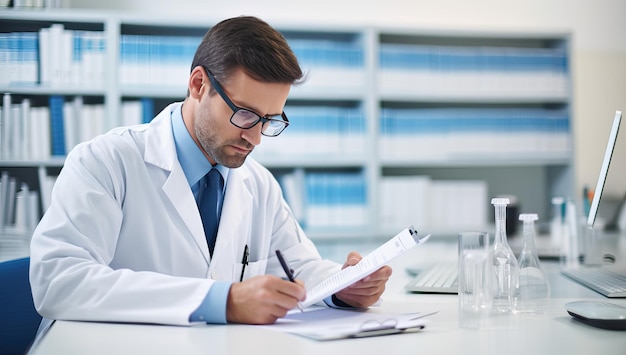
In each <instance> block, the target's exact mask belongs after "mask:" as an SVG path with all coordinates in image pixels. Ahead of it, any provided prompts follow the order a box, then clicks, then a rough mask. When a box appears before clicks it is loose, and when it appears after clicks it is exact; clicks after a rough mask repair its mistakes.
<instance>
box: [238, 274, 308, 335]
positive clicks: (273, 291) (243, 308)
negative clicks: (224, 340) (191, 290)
mask: <svg viewBox="0 0 626 355" xmlns="http://www.w3.org/2000/svg"><path fill="white" fill-rule="evenodd" d="M305 298H306V290H305V289H304V284H303V283H302V282H301V281H299V280H296V282H295V283H294V282H290V281H287V280H283V279H280V278H278V277H276V276H271V275H263V276H256V277H253V278H250V279H248V280H245V281H243V282H235V283H233V284H232V286H231V287H230V291H229V292H228V300H227V302H226V320H227V321H228V322H231V323H246V324H271V323H274V322H276V319H278V318H281V317H284V316H285V314H287V312H288V311H289V310H290V309H293V308H295V307H296V306H297V305H298V302H299V301H304V299H305Z"/></svg>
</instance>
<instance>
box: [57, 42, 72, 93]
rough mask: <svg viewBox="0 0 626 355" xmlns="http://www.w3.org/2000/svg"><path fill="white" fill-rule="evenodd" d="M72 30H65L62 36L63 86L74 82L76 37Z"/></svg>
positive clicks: (61, 81)
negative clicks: (73, 59) (73, 68)
mask: <svg viewBox="0 0 626 355" xmlns="http://www.w3.org/2000/svg"><path fill="white" fill-rule="evenodd" d="M72 32H73V31H71V30H63V33H62V35H61V47H60V48H59V49H60V51H61V80H60V81H59V82H60V83H62V84H70V83H71V80H72V77H73V75H72V56H73V54H74V35H73V33H72Z"/></svg>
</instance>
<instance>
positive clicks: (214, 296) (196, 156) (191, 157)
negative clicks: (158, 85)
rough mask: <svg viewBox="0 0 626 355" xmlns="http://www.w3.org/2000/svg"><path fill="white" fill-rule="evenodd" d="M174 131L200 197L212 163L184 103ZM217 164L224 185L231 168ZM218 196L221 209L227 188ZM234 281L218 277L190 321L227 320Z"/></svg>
mask: <svg viewBox="0 0 626 355" xmlns="http://www.w3.org/2000/svg"><path fill="white" fill-rule="evenodd" d="M172 133H173V134H174V142H175V144H176V154H177V155H178V161H179V162H180V165H181V167H182V168H183V172H184V173H185V177H187V182H188V183H189V186H190V187H191V191H192V192H193V196H194V198H195V199H196V201H197V200H198V195H199V192H200V191H199V189H200V180H201V179H202V178H203V177H204V175H206V173H208V172H209V170H211V168H212V166H211V163H210V162H209V161H208V160H207V158H206V157H205V156H204V154H203V153H202V151H201V150H200V148H198V146H197V145H196V142H194V141H193V139H192V138H191V135H190V134H189V131H187V128H186V127H185V123H184V122H183V114H182V105H180V106H179V107H178V108H177V109H176V110H174V111H173V112H172ZM215 168H216V169H217V170H218V171H219V172H220V174H222V177H223V178H224V186H226V181H227V180H228V174H229V172H230V169H228V168H227V167H225V166H223V165H219V164H218V165H216V166H215ZM218 199H219V203H218V205H219V206H220V207H219V208H220V210H221V206H222V202H223V200H224V191H222V194H221V196H218ZM220 214H221V213H220ZM231 284H232V283H231V282H228V281H215V283H214V284H213V286H212V287H211V289H210V290H209V292H208V293H207V295H206V297H205V298H204V301H202V303H201V304H200V306H199V307H198V308H197V309H196V310H195V311H193V313H191V315H190V316H189V320H190V321H191V322H207V323H226V301H227V298H228V291H229V290H230V286H231Z"/></svg>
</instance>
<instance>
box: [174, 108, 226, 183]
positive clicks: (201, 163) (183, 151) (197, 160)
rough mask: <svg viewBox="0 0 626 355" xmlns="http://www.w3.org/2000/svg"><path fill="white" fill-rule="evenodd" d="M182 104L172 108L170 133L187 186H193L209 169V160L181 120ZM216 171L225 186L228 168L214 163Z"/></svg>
mask: <svg viewBox="0 0 626 355" xmlns="http://www.w3.org/2000/svg"><path fill="white" fill-rule="evenodd" d="M182 107H183V105H179V106H178V107H177V108H176V109H174V110H172V113H171V117H172V133H173V134H174V143H175V145H176V154H177V155H178V161H179V162H180V166H181V167H182V168H183V172H184V173H185V177H186V178H187V182H188V183H189V186H194V185H195V184H196V183H197V182H198V181H200V179H202V177H204V175H206V173H208V172H209V170H211V167H212V166H211V162H209V160H208V159H207V158H206V157H205V156H204V154H203V153H202V150H200V148H199V147H198V145H197V144H196V142H194V140H193V138H191V135H190V134H189V131H187V127H185V123H184V122H183V113H182ZM215 168H216V169H217V171H219V172H220V174H222V177H223V178H224V186H226V180H227V179H228V174H229V172H230V169H229V168H227V167H225V166H223V165H221V164H217V165H215Z"/></svg>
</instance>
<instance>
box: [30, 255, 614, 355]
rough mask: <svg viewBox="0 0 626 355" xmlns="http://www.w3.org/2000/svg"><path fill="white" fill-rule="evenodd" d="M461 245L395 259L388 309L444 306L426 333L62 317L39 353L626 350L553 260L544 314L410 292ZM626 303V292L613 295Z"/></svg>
mask: <svg viewBox="0 0 626 355" xmlns="http://www.w3.org/2000/svg"><path fill="white" fill-rule="evenodd" d="M455 257H456V247H455V246H452V245H449V244H437V243H426V244H425V245H423V246H420V247H419V248H416V249H413V250H411V251H410V252H408V253H407V254H405V255H403V256H401V257H400V258H398V259H396V260H394V262H393V263H392V264H391V265H392V267H393V268H394V274H393V275H392V277H391V279H390V281H389V284H388V287H387V290H386V291H385V295H384V297H383V298H384V302H383V304H382V306H381V308H382V310H383V311H388V312H427V311H433V310H438V311H439V312H438V313H437V314H435V315H432V316H430V317H429V319H430V320H431V322H430V324H429V325H428V327H427V328H426V329H425V330H424V331H423V332H419V333H408V334H399V335H391V336H382V337H373V338H364V339H345V340H334V341H327V342H318V341H314V340H310V339H307V338H303V337H299V336H296V335H289V334H286V333H281V332H279V331H273V330H270V329H267V328H262V327H259V326H250V325H199V326H193V327H178V326H160V325H139V324H111V323H89V322H70V321H58V322H56V323H55V324H54V325H53V326H52V328H51V329H50V331H49V332H48V334H47V335H46V336H45V337H44V338H43V339H42V341H41V342H40V344H39V345H38V346H37V347H36V348H35V349H33V351H32V353H33V354H37V355H39V354H87V353H88V354H137V353H142V354H207V353H211V352H213V353H219V354H246V355H250V354H254V355H257V354H271V355H281V354H303V355H305V354H315V355H319V354H331V353H332V354H359V353H362V354H386V353H388V352H389V351H392V352H393V354H416V353H425V354H433V353H436V354H507V355H509V354H585V355H589V354H624V353H626V332H624V331H609V330H603V329H597V328H593V327H590V326H587V325H585V324H582V323H580V322H578V321H576V320H574V319H573V318H572V317H570V316H569V315H568V314H567V312H566V310H565V308H564V305H565V304H566V303H567V302H570V301H574V300H583V299H596V300H598V299H601V300H607V299H606V298H604V297H603V296H601V295H599V294H597V293H595V292H593V291H591V290H589V289H587V288H585V287H583V286H580V285H578V284H576V283H574V282H571V281H569V280H568V279H566V278H565V277H563V276H561V275H560V274H559V271H558V265H548V264H546V265H545V266H546V268H547V269H548V273H549V277H550V282H551V286H552V299H551V300H550V305H549V309H548V311H547V313H546V314H545V315H540V316H521V315H506V316H492V317H489V320H488V324H486V325H484V326H483V327H481V328H480V329H464V328H461V327H459V322H458V310H457V296H456V295H441V294H437V295H435V294H410V293H406V292H405V291H404V285H405V284H406V282H408V280H409V276H408V275H407V273H406V272H405V267H406V266H408V265H411V264H414V263H421V262H424V263H427V262H429V261H432V260H435V259H434V258H436V260H441V259H448V258H455ZM610 302H615V303H618V304H621V305H626V299H617V300H614V299H612V300H610Z"/></svg>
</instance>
